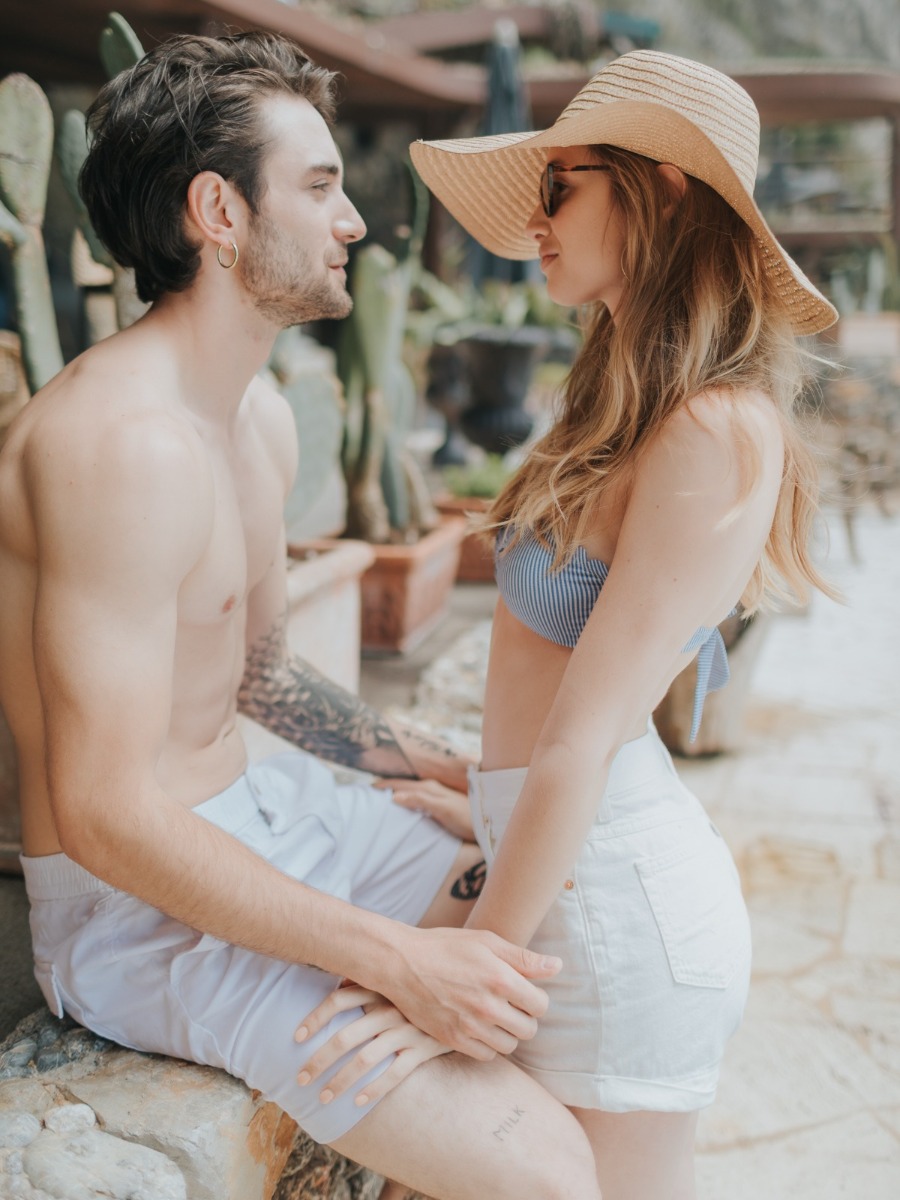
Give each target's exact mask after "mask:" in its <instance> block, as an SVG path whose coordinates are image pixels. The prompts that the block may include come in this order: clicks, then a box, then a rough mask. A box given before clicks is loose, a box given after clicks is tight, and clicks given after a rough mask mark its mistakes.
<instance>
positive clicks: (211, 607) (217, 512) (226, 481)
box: [178, 453, 284, 627]
mask: <svg viewBox="0 0 900 1200" xmlns="http://www.w3.org/2000/svg"><path fill="white" fill-rule="evenodd" d="M210 467H211V478H212V486H213V504H212V521H211V525H210V535H209V539H208V542H207V545H206V549H205V551H204V553H203V555H202V556H201V558H200V560H199V561H198V563H197V564H196V566H195V567H194V569H193V570H192V571H191V572H190V574H189V575H188V576H187V578H186V579H185V581H184V583H183V585H182V587H181V590H180V592H179V597H178V615H179V623H180V624H182V625H186V626H207V627H208V626H214V625H217V624H219V623H223V622H227V621H228V620H229V618H230V615H231V614H232V613H234V612H235V610H239V609H242V608H243V606H244V603H245V601H246V599H247V596H248V595H249V593H250V592H251V591H252V590H253V588H254V587H255V586H256V584H258V583H259V582H260V580H261V579H262V578H263V577H264V575H265V574H266V572H267V571H268V569H269V568H270V567H271V565H272V564H273V562H274V561H275V560H276V557H277V556H278V555H281V554H283V553H284V544H283V533H282V528H283V509H284V493H283V485H282V482H281V480H280V479H279V478H278V477H277V475H276V474H275V473H274V472H273V470H272V467H271V462H270V460H268V459H267V458H266V457H265V456H264V455H259V454H253V453H245V454H243V455H240V456H238V457H236V458H229V457H227V456H225V455H222V454H216V453H213V454H211V456H210Z"/></svg>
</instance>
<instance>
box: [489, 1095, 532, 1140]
mask: <svg viewBox="0 0 900 1200" xmlns="http://www.w3.org/2000/svg"><path fill="white" fill-rule="evenodd" d="M524 1116H525V1113H524V1112H523V1111H522V1109H521V1108H519V1106H518V1104H514V1105H513V1110H512V1112H511V1113H510V1115H509V1116H508V1117H506V1118H505V1119H504V1120H503V1121H501V1122H500V1124H499V1126H498V1127H497V1128H496V1129H495V1130H494V1137H495V1138H496V1139H497V1141H498V1142H502V1141H503V1139H504V1137H506V1135H507V1134H508V1133H512V1131H513V1129H514V1128H515V1127H516V1125H518V1123H519V1122H520V1121H521V1120H522V1118H523V1117H524Z"/></svg>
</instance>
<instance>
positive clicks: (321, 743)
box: [238, 613, 418, 779]
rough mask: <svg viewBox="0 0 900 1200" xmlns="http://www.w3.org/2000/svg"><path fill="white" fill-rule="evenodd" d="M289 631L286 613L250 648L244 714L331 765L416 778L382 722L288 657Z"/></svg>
mask: <svg viewBox="0 0 900 1200" xmlns="http://www.w3.org/2000/svg"><path fill="white" fill-rule="evenodd" d="M286 627H287V613H285V614H284V615H283V616H282V617H280V618H279V619H278V621H276V622H275V624H274V625H273V627H272V629H271V630H270V632H269V633H268V634H266V635H265V636H264V637H262V638H260V639H259V641H258V642H256V644H255V645H254V646H252V647H251V649H250V653H249V654H248V656H247V663H246V666H245V669H244V678H243V679H242V681H241V686H240V690H239V692H238V707H239V708H240V710H241V712H243V713H245V714H246V715H247V716H248V717H251V718H252V719H253V720H254V721H258V722H259V724H260V725H263V726H265V728H266V729H268V730H270V731H271V732H272V733H276V734H278V736H279V737H283V738H286V739H287V740H288V741H290V742H293V743H294V745H295V746H299V747H300V749H301V750H308V751H310V753H312V754H317V755H318V756H319V757H320V758H325V759H328V761H329V762H334V763H340V764H341V765H342V766H346V767H356V768H358V769H359V770H362V771H372V772H374V773H375V774H378V775H394V776H397V777H398V778H404V779H418V775H417V773H416V771H415V770H414V769H413V767H412V765H411V763H410V761H409V759H408V758H407V757H406V755H405V754H404V752H403V750H402V749H401V747H400V746H399V745H398V743H397V739H396V738H395V737H394V735H393V733H392V732H391V728H390V726H389V725H388V723H387V721H386V720H385V719H384V717H382V716H381V715H380V714H379V713H377V712H376V711H375V710H374V709H373V708H370V707H369V705H367V704H364V703H363V701H362V700H360V699H359V698H358V697H357V696H354V695H353V694H352V693H350V692H348V691H345V689H344V688H342V687H341V686H340V685H339V684H337V683H334V682H333V681H332V680H330V679H327V678H326V677H325V676H324V675H322V674H320V672H318V671H317V670H316V669H315V668H314V667H312V666H310V664H309V663H307V662H304V661H303V659H302V658H298V657H297V656H296V655H292V654H290V653H289V651H288V649H287V640H286Z"/></svg>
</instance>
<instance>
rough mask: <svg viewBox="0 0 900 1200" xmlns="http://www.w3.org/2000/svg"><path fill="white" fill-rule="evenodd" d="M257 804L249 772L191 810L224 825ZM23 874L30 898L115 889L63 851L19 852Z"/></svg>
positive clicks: (64, 896)
mask: <svg viewBox="0 0 900 1200" xmlns="http://www.w3.org/2000/svg"><path fill="white" fill-rule="evenodd" d="M255 808H256V801H255V799H254V796H253V789H252V785H251V783H250V779H249V773H245V774H243V775H240V776H238V778H237V779H236V780H235V781H234V783H232V784H230V785H229V786H228V787H227V788H225V790H224V791H222V792H219V793H218V794H217V795H215V796H212V797H210V799H209V800H204V801H203V802H202V803H201V804H198V805H196V806H195V808H194V812H195V813H197V814H199V815H200V816H202V817H205V818H206V820H207V821H212V823H213V824H214V825H219V826H221V827H222V828H224V829H227V828H229V827H233V826H235V825H236V824H237V823H238V822H239V821H240V820H241V819H242V818H244V817H245V816H246V815H248V814H249V813H250V812H252V810H253V809H255ZM19 861H20V863H21V864H22V873H23V875H24V877H25V891H26V892H27V893H28V896H29V898H30V899H31V900H65V899H66V898H68V897H70V896H84V895H86V894H88V893H90V892H114V891H117V890H118V889H116V888H114V887H112V886H111V885H110V884H108V883H104V882H103V880H102V879H98V878H97V876H96V875H92V874H91V873H90V871H86V870H85V869H84V867H82V866H79V865H78V863H77V862H75V861H74V860H73V859H71V858H69V857H68V855H66V854H44V855H41V857H40V858H30V857H28V856H27V855H25V854H20V855H19Z"/></svg>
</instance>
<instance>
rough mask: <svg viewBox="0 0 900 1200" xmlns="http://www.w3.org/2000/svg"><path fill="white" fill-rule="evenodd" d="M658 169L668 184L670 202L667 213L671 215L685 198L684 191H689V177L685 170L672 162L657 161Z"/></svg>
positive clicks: (668, 215)
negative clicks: (686, 175)
mask: <svg viewBox="0 0 900 1200" xmlns="http://www.w3.org/2000/svg"><path fill="white" fill-rule="evenodd" d="M656 169H657V171H659V173H660V176H661V177H662V179H663V182H664V183H665V185H666V191H667V192H668V193H669V196H670V200H669V203H668V204H667V205H666V209H665V215H666V216H667V217H671V215H672V213H673V212H674V211H675V210H676V208H677V207H678V205H679V204H680V203H681V201H682V200H683V199H684V193H685V192H686V191H687V179H686V178H685V174H684V171H682V170H681V168H680V167H676V166H674V165H673V164H672V163H657V164H656Z"/></svg>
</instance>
